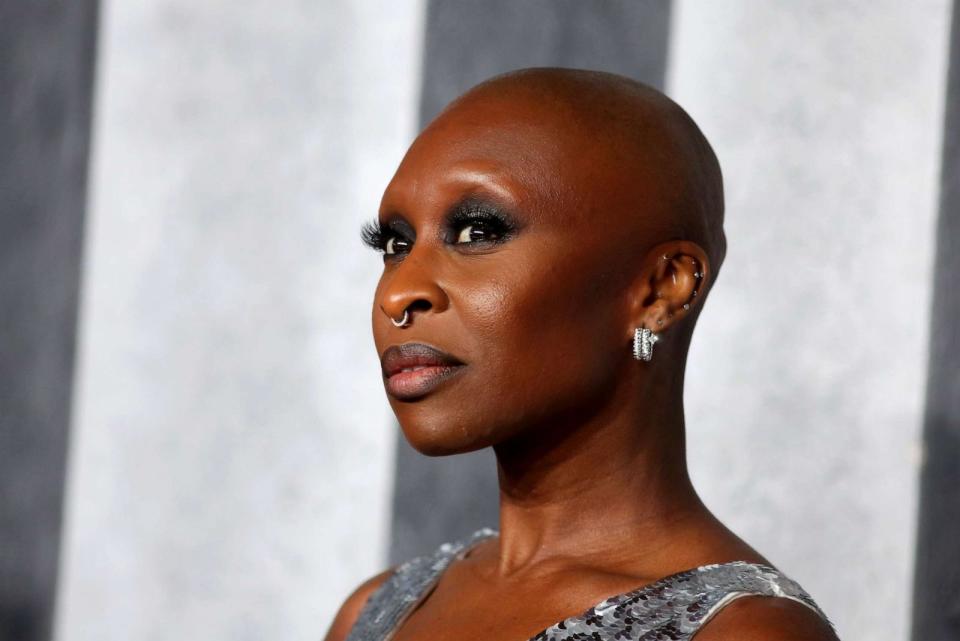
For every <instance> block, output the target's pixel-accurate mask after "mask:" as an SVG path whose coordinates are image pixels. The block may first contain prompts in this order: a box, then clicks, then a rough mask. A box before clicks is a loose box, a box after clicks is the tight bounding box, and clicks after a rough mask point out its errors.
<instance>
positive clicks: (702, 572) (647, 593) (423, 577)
mask: <svg viewBox="0 0 960 641" xmlns="http://www.w3.org/2000/svg"><path fill="white" fill-rule="evenodd" d="M496 535H497V531H496V530H493V529H490V528H481V529H479V530H477V531H476V532H474V533H473V534H472V535H470V536H469V537H467V538H466V539H463V540H460V541H457V542H453V543H444V544H443V545H441V546H439V547H438V548H437V549H436V550H435V551H434V552H433V553H431V554H426V555H423V556H419V557H416V558H413V559H410V560H409V561H407V562H405V563H403V564H401V565H399V566H397V568H396V571H395V572H394V573H393V574H392V575H391V576H390V578H388V579H387V580H386V581H385V582H384V583H383V584H382V585H381V586H380V587H379V588H377V589H376V590H375V591H374V592H373V594H371V595H370V598H369V599H367V602H366V604H365V605H364V607H363V609H362V610H361V611H360V614H359V616H358V617H357V621H356V623H355V624H354V626H353V628H352V629H351V630H350V634H349V635H348V636H347V639H346V641H387V640H388V639H389V638H390V637H391V636H393V632H394V631H395V630H396V629H397V628H399V626H400V625H401V624H402V623H403V621H404V620H405V618H406V617H407V616H408V615H409V614H410V613H411V612H412V611H413V610H414V608H415V607H416V606H417V605H418V604H419V602H420V601H421V600H423V599H424V598H426V596H427V595H428V594H429V592H430V590H431V588H432V587H433V586H434V585H435V584H436V582H437V581H438V580H439V579H440V575H442V574H443V572H444V570H446V569H447V567H448V566H449V565H450V564H451V563H452V562H454V561H455V560H457V559H459V558H463V556H465V555H466V552H468V551H469V550H470V548H472V547H473V546H474V545H476V544H477V543H479V542H480V541H482V540H483V539H486V538H488V537H492V536H496ZM749 595H766V596H777V597H784V598H788V599H793V600H794V601H797V602H799V603H802V604H803V605H805V606H807V607H809V608H811V609H812V610H813V611H814V612H816V613H817V614H818V615H819V616H820V617H822V618H823V619H824V620H825V621H826V622H827V623H828V624H830V626H831V627H834V626H833V623H832V622H831V621H830V619H828V618H827V615H826V614H825V613H824V612H823V610H821V609H820V607H819V606H818V605H817V604H816V603H815V602H814V600H813V598H812V597H811V596H810V595H809V594H807V592H806V591H805V590H804V589H803V588H802V587H800V585H799V584H798V583H797V582H796V581H793V580H791V579H790V578H788V577H787V576H785V575H784V574H783V573H781V572H780V571H778V570H776V569H774V568H771V567H769V566H767V565H762V564H758V563H749V562H747V561H731V562H729V563H714V564H712V565H703V566H700V567H698V568H692V569H690V570H685V571H683V572H678V573H676V574H672V575H670V576H667V577H664V578H662V579H660V580H658V581H655V582H653V583H650V584H649V585H645V586H643V587H641V588H638V589H636V590H633V591H631V592H625V593H623V594H617V595H615V596H611V597H609V598H607V599H604V600H603V601H601V602H600V603H597V604H596V605H594V606H593V607H591V608H590V609H588V610H587V611H586V612H583V613H582V614H580V615H577V616H572V617H569V618H567V619H564V620H563V621H558V622H557V623H555V624H553V625H551V626H550V627H549V628H546V629H544V630H542V631H540V632H538V633H537V634H536V635H534V636H533V637H531V638H530V639H528V641H577V640H580V639H585V640H586V639H588V640H590V641H655V640H660V641H666V640H670V641H688V640H689V639H690V638H691V637H692V636H693V635H694V633H695V632H696V631H697V630H699V629H700V628H701V627H702V626H703V625H704V624H705V623H706V622H707V621H709V620H710V618H711V617H712V616H714V615H715V614H716V613H717V612H719V611H720V609H721V608H723V607H724V606H726V605H727V604H729V603H730V602H731V601H733V600H735V599H737V598H739V597H743V596H749Z"/></svg>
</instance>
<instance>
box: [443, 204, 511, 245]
mask: <svg viewBox="0 0 960 641" xmlns="http://www.w3.org/2000/svg"><path fill="white" fill-rule="evenodd" d="M447 224H448V226H449V228H450V230H451V231H452V232H453V234H452V235H453V236H455V238H456V240H454V241H453V244H455V245H479V244H483V245H486V244H497V243H502V242H504V241H506V240H507V239H508V238H510V237H511V236H513V233H514V231H515V230H516V225H514V224H513V223H512V222H511V220H510V218H509V217H508V216H507V215H506V214H504V213H502V212H500V210H499V209H497V208H496V207H493V206H491V205H488V204H487V203H484V202H480V201H466V202H463V203H461V204H460V205H458V206H457V207H456V208H455V209H453V211H451V212H450V214H449V217H448V223H447Z"/></svg>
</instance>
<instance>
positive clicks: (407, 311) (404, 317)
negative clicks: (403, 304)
mask: <svg viewBox="0 0 960 641" xmlns="http://www.w3.org/2000/svg"><path fill="white" fill-rule="evenodd" d="M409 313H410V310H408V309H405V310H403V318H401V319H400V322H399V323H398V322H397V321H395V320H393V317H392V316H391V317H390V322H391V323H393V325H394V327H403V326H405V325H406V324H407V314H409Z"/></svg>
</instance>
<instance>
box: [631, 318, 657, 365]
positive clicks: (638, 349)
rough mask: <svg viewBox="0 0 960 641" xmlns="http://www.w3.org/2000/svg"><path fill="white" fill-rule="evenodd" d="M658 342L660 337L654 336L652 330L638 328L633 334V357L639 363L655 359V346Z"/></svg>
mask: <svg viewBox="0 0 960 641" xmlns="http://www.w3.org/2000/svg"><path fill="white" fill-rule="evenodd" d="M660 322H661V323H662V322H663V321H660ZM658 340H660V335H659V334H654V333H653V331H652V330H650V329H647V328H646V327H638V328H636V329H635V330H634V332H633V357H634V358H635V359H637V360H638V361H649V360H650V359H651V358H653V344H654V343H656V342H657V341H658Z"/></svg>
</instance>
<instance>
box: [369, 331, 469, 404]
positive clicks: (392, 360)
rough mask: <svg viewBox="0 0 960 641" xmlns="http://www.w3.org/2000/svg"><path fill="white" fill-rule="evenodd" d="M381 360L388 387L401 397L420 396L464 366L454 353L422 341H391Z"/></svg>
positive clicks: (391, 392)
mask: <svg viewBox="0 0 960 641" xmlns="http://www.w3.org/2000/svg"><path fill="white" fill-rule="evenodd" d="M380 362H381V367H382V372H383V376H384V380H385V382H386V387H387V391H388V392H389V393H390V394H391V395H393V396H395V397H396V398H399V399H401V400H407V399H412V398H416V397H419V396H423V395H424V394H426V393H427V392H430V391H432V390H433V389H435V388H436V387H437V386H438V385H439V384H440V383H441V382H443V381H445V380H447V379H449V378H450V377H452V376H454V375H456V374H458V373H459V372H461V371H462V370H463V369H464V368H465V367H466V364H465V363H464V362H463V361H461V360H460V359H458V358H456V357H455V356H453V355H451V354H447V353H446V352H443V351H441V350H439V349H437V348H435V347H432V346H430V345H425V344H423V343H404V344H402V345H392V346H390V347H389V348H387V349H386V350H385V351H384V353H383V356H382V357H381V361H380Z"/></svg>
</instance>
